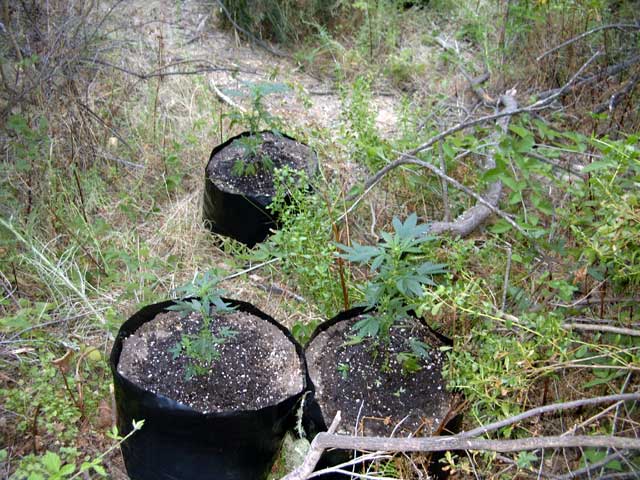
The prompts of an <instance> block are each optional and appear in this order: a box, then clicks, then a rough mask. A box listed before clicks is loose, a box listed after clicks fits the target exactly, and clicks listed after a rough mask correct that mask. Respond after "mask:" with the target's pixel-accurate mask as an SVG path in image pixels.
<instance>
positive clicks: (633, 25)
mask: <svg viewBox="0 0 640 480" xmlns="http://www.w3.org/2000/svg"><path fill="white" fill-rule="evenodd" d="M610 29H619V30H625V29H634V30H640V23H612V24H609V25H600V26H599V27H595V28H592V29H591V30H587V31H586V32H584V33H581V34H580V35H577V36H575V37H573V38H570V39H569V40H567V41H565V42H562V43H561V44H560V45H558V46H555V47H553V48H552V49H551V50H547V51H546V52H544V53H543V54H541V55H539V56H538V57H537V58H536V61H537V62H539V61H540V60H542V59H543V58H544V57H546V56H547V55H549V54H551V53H553V52H557V51H558V50H560V49H562V48H564V47H566V46H568V45H571V44H572V43H575V42H577V41H578V40H581V39H583V38H584V37H588V36H589V35H592V34H594V33H597V32H600V31H602V30H610Z"/></svg>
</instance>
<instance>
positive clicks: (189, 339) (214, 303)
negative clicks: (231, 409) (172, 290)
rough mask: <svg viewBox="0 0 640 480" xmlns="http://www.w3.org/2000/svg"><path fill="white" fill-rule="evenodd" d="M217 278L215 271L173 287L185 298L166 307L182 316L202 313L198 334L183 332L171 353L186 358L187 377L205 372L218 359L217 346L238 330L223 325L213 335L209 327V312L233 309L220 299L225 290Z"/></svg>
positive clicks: (227, 311) (218, 351)
mask: <svg viewBox="0 0 640 480" xmlns="http://www.w3.org/2000/svg"><path fill="white" fill-rule="evenodd" d="M219 283H220V277H219V276H218V275H217V273H216V272H214V271H207V272H204V273H203V274H201V275H196V276H195V278H194V279H193V281H191V282H190V283H189V284H187V285H185V286H183V287H180V288H178V289H176V292H177V293H178V294H181V296H182V297H183V298H185V299H184V300H176V302H175V304H174V305H172V306H170V307H168V308H167V310H171V311H175V312H179V313H182V314H183V316H184V317H186V316H189V315H191V314H192V313H197V314H200V315H201V316H202V326H201V328H200V330H199V331H198V332H197V333H183V334H182V337H181V338H180V341H179V342H177V343H176V344H175V345H174V346H173V348H171V350H170V353H171V354H172V355H173V358H174V360H175V359H176V358H178V357H180V356H181V355H184V356H186V357H187V358H189V363H187V366H186V368H185V378H186V379H187V380H190V379H191V378H193V377H196V376H198V375H204V374H205V373H207V372H208V371H209V370H210V369H211V366H212V365H213V364H214V363H215V362H216V360H218V359H219V358H220V350H219V346H220V345H222V344H224V343H225V342H226V341H227V340H229V339H231V338H233V337H234V336H235V335H236V334H237V332H235V331H234V330H231V329H229V328H227V327H222V328H220V329H219V330H218V333H217V334H216V335H214V333H213V332H212V330H211V320H212V317H211V315H212V312H213V311H215V312H216V313H218V314H224V313H230V312H233V311H234V310H235V309H234V308H233V307H231V306H230V305H229V304H228V303H226V302H225V301H224V300H223V299H222V295H224V290H222V289H220V288H219V286H218V285H219Z"/></svg>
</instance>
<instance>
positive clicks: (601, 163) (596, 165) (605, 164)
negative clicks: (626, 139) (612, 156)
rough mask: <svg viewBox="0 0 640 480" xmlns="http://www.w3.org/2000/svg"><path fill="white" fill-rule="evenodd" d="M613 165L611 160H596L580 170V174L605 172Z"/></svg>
mask: <svg viewBox="0 0 640 480" xmlns="http://www.w3.org/2000/svg"><path fill="white" fill-rule="evenodd" d="M614 166H615V164H614V163H613V162H612V161H611V160H598V161H596V162H591V163H590V164H589V165H586V166H585V167H584V168H583V169H582V173H590V172H597V171H598V170H606V169H609V168H613V167H614Z"/></svg>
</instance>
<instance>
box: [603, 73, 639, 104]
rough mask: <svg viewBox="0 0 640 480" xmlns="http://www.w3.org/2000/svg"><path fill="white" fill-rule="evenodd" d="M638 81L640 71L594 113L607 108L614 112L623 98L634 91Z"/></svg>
mask: <svg viewBox="0 0 640 480" xmlns="http://www.w3.org/2000/svg"><path fill="white" fill-rule="evenodd" d="M638 82H640V73H639V74H636V75H634V76H633V77H632V78H631V79H630V80H629V81H628V82H627V83H626V85H625V86H624V87H623V88H622V89H621V90H619V91H618V92H616V93H614V94H613V95H611V97H610V98H609V101H607V102H604V103H603V104H602V105H599V106H598V107H597V108H596V109H595V110H594V113H602V112H604V111H606V110H609V111H610V112H612V111H613V110H614V109H615V108H616V107H617V106H618V105H619V103H620V100H621V99H623V98H625V97H626V96H628V95H629V94H630V93H632V92H633V90H634V89H635V87H636V85H637V84H638Z"/></svg>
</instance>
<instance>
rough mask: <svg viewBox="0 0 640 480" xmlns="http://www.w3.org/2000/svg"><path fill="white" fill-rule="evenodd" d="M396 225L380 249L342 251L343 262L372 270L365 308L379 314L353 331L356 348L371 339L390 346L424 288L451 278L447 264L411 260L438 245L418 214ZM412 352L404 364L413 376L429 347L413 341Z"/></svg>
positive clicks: (404, 356)
mask: <svg viewBox="0 0 640 480" xmlns="http://www.w3.org/2000/svg"><path fill="white" fill-rule="evenodd" d="M392 224H393V229H394V232H393V233H388V232H382V233H381V237H382V242H380V243H379V244H377V245H375V246H370V245H359V244H357V243H354V245H353V246H347V245H338V247H339V248H340V249H341V250H343V251H344V252H345V253H343V254H341V257H342V258H344V259H346V260H348V261H350V262H354V263H358V264H361V265H368V266H369V270H370V272H371V274H372V275H373V276H372V278H371V279H370V280H369V282H368V283H367V285H366V287H365V300H364V302H363V304H362V306H366V307H368V308H370V309H371V310H375V312H374V313H370V314H366V315H364V317H363V318H362V319H361V320H359V321H358V322H357V323H356V324H355V325H354V330H355V332H356V335H355V337H354V342H360V341H362V340H364V339H365V338H366V337H370V338H371V339H373V341H374V343H376V344H378V343H382V344H388V342H389V335H390V330H391V327H392V326H393V325H394V324H397V323H400V322H402V321H403V320H405V319H406V318H407V317H408V316H409V312H410V311H411V310H414V309H415V308H416V307H417V306H418V304H419V302H420V299H421V298H422V297H423V295H424V291H423V289H424V287H425V286H435V282H434V280H433V277H434V276H435V275H439V274H442V273H445V272H446V269H445V267H446V266H445V264H442V263H431V262H422V263H417V262H416V261H415V260H414V259H413V258H411V257H412V256H414V257H415V255H418V254H420V253H421V252H422V244H424V243H427V242H430V241H433V240H434V239H435V237H433V236H429V235H427V232H428V229H429V226H428V225H426V224H420V225H419V224H418V217H417V216H416V214H415V213H413V214H411V215H410V216H409V217H408V218H407V219H406V220H405V222H404V223H403V222H401V221H400V220H399V219H398V218H397V217H395V218H394V219H393V221H392ZM411 350H412V351H411V352H409V353H402V354H400V355H402V358H399V360H400V361H401V363H402V365H403V369H405V370H406V371H408V372H411V371H415V370H416V369H419V365H418V360H419V359H420V358H425V357H428V353H429V352H428V346H427V345H426V344H424V343H423V342H420V341H418V340H415V339H413V340H412V341H411Z"/></svg>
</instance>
